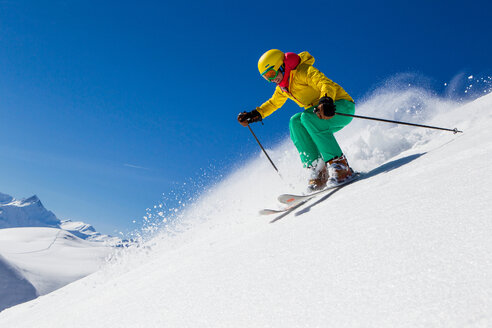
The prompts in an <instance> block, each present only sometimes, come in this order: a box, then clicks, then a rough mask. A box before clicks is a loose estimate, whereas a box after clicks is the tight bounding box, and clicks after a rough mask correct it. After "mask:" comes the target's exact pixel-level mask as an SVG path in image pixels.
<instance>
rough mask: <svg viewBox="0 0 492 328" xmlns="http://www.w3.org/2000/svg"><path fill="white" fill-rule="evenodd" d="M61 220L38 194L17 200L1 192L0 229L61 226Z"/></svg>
mask: <svg viewBox="0 0 492 328" xmlns="http://www.w3.org/2000/svg"><path fill="white" fill-rule="evenodd" d="M59 225H60V220H58V218H57V217H56V216H55V214H53V212H51V211H48V210H47V209H46V208H45V207H44V206H43V204H42V203H41V200H40V199H39V198H38V197H37V196H36V195H34V196H32V197H29V198H26V199H21V200H17V199H14V198H13V197H12V196H10V195H7V194H2V193H0V229H5V228H14V227H59Z"/></svg>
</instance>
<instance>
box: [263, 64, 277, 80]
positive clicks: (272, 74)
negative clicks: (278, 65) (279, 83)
mask: <svg viewBox="0 0 492 328" xmlns="http://www.w3.org/2000/svg"><path fill="white" fill-rule="evenodd" d="M279 71H280V70H277V71H276V70H275V69H274V68H273V67H270V68H269V69H267V70H266V71H265V72H264V73H263V74H261V76H263V77H264V78H265V79H266V80H267V81H270V82H272V81H273V80H275V78H276V77H277V75H278V72H279Z"/></svg>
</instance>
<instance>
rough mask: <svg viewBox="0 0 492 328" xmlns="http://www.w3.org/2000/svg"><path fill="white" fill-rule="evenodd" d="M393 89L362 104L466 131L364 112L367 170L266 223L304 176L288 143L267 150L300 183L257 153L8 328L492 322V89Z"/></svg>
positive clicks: (358, 127) (355, 139) (357, 162)
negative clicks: (151, 234) (269, 210)
mask: <svg viewBox="0 0 492 328" xmlns="http://www.w3.org/2000/svg"><path fill="white" fill-rule="evenodd" d="M397 95H399V96H400V98H399V99H400V100H399V101H398V102H397V103H391V104H390V101H389V99H390V98H388V97H389V93H383V94H375V95H374V96H373V97H372V98H370V99H367V100H365V101H364V102H362V103H361V104H360V105H359V106H358V113H360V114H361V115H369V116H370V115H373V116H379V117H385V118H389V119H398V118H400V119H406V120H409V121H413V122H417V123H425V124H433V125H441V126H445V127H450V128H454V127H458V128H459V129H461V130H463V131H464V133H463V134H458V135H453V134H452V133H449V132H439V131H430V130H425V129H418V128H410V127H401V126H396V125H385V124H382V123H368V122H362V121H354V122H353V123H351V125H349V126H348V127H347V128H346V129H344V130H342V132H341V133H340V134H339V139H340V140H341V141H342V148H344V149H345V150H346V155H347V157H348V158H349V161H350V163H351V164H352V166H353V167H354V168H355V169H357V170H361V171H364V172H365V178H364V179H361V180H360V181H357V182H355V183H354V184H352V185H349V186H346V187H345V188H343V189H342V190H340V191H338V192H334V193H332V194H330V196H327V197H325V199H324V200H322V199H315V200H313V201H311V202H310V203H309V204H308V205H307V206H304V207H303V208H301V209H299V210H297V211H295V212H294V213H292V214H290V215H288V216H286V217H284V218H282V219H281V220H279V221H277V222H275V223H274V224H269V223H268V222H269V221H270V220H271V219H273V218H274V217H275V216H268V217H265V216H260V215H258V213H257V212H258V210H259V209H261V208H263V207H274V206H276V201H275V195H277V194H280V193H283V192H286V191H289V192H290V191H299V190H301V189H302V188H303V184H304V182H303V180H302V179H303V174H304V173H303V172H302V171H301V168H299V167H300V164H299V160H298V158H297V155H296V154H295V152H294V151H293V150H292V148H293V146H292V145H290V144H289V142H287V141H286V142H284V143H282V144H281V145H279V146H277V147H275V148H274V149H269V150H268V151H269V153H270V155H271V156H272V158H273V160H274V161H275V162H276V164H277V166H278V167H279V170H280V171H281V172H282V173H283V175H284V179H285V180H286V181H287V182H288V183H291V184H293V185H294V188H293V189H289V187H288V186H287V185H286V183H284V182H282V180H281V179H279V177H278V175H277V174H276V172H275V171H274V170H273V169H272V168H271V166H270V164H269V163H268V162H267V160H266V158H264V156H263V155H260V156H259V157H256V158H253V159H252V160H251V161H250V162H248V163H246V164H245V165H244V166H242V167H240V168H239V169H238V170H237V171H236V172H235V173H233V174H232V175H230V176H229V177H227V178H225V179H224V180H223V181H222V182H221V183H220V184H218V185H217V186H215V187H213V188H211V189H210V190H208V191H207V192H205V193H204V194H203V195H202V196H201V198H200V199H199V200H197V201H196V202H195V203H193V204H191V205H189V206H187V207H186V209H185V211H184V212H182V213H181V214H180V216H179V220H175V221H174V222H175V224H174V225H172V224H168V225H166V226H164V228H163V229H162V231H161V233H160V234H159V235H157V236H156V237H155V238H153V239H151V240H149V241H147V242H145V243H142V244H141V245H139V247H132V248H130V249H128V250H125V251H123V252H122V253H121V254H120V255H119V256H117V257H116V258H115V259H114V260H113V261H112V264H111V265H109V266H107V267H105V268H103V269H102V270H100V271H98V272H96V273H94V274H92V275H90V276H88V277H86V278H84V279H81V280H78V281H76V282H74V283H72V284H69V285H67V286H65V287H63V288H61V289H59V290H56V291H54V292H53V293H51V294H49V295H46V296H42V297H39V298H37V299H35V300H33V301H31V302H28V303H24V304H21V305H18V306H15V307H12V308H9V309H6V310H4V311H3V312H1V313H0V326H1V327H4V326H5V327H19V328H21V327H50V328H56V327H115V326H131V327H464V326H466V327H489V326H492V257H491V256H490V254H492V239H491V238H490V236H491V235H492V221H491V218H492V210H491V208H490V205H489V204H490V200H491V199H492V197H491V196H492V191H491V188H490V183H491V180H492V178H491V175H490V174H489V173H488V170H489V167H490V164H491V163H492V131H491V130H490V126H491V124H492V112H491V111H490V108H491V107H492V94H489V95H487V96H484V97H482V98H479V99H477V100H475V101H474V102H471V103H469V104H466V105H464V106H459V104H455V103H452V102H449V101H446V100H442V99H438V98H436V97H433V96H429V95H427V94H422V93H419V92H413V93H409V94H405V93H400V94H397ZM416 100H417V101H418V103H419V106H417V107H415V108H413V109H411V110H408V111H406V110H403V109H404V108H405V107H406V106H404V104H406V103H407V102H410V103H413V104H415V102H416ZM395 108H396V109H401V110H398V111H396V110H395ZM408 108H410V107H408ZM156 211H162V210H161V209H160V207H159V209H156ZM46 242H47V241H46ZM26 247H27V246H26ZM26 250H27V248H26Z"/></svg>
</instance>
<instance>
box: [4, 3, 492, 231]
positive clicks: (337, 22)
mask: <svg viewBox="0 0 492 328" xmlns="http://www.w3.org/2000/svg"><path fill="white" fill-rule="evenodd" d="M491 12H492V4H491V3H490V1H485V0H484V1H474V0H471V1H466V2H465V1H432V0H431V1H429V0H427V1H395V2H388V1H306V2H302V1H282V2H279V1H272V2H269V1H239V2H237V1H185V2H181V1H172V2H169V1H86V0H84V1H15V0H6V1H0V192H3V193H7V194H11V195H13V196H15V197H18V198H20V197H28V196H30V195H32V194H37V195H38V196H39V197H40V198H41V200H42V201H43V202H44V204H45V206H46V207H47V208H48V209H50V210H52V211H53V212H54V213H55V214H56V215H57V216H58V217H60V218H72V219H76V220H84V221H86V222H88V223H92V224H93V225H95V226H96V228H97V229H98V230H99V231H102V232H106V233H114V232H115V231H126V230H128V229H132V227H133V226H134V224H133V223H132V221H133V220H137V221H141V218H142V216H144V215H145V212H146V208H149V207H152V206H154V205H155V204H158V203H159V202H160V201H161V200H162V195H163V194H166V195H167V194H169V193H170V192H171V191H172V190H182V189H183V187H182V186H183V183H185V182H186V183H187V186H190V185H192V183H190V181H198V182H199V183H207V179H208V176H216V175H218V174H221V173H227V172H228V171H229V170H230V169H231V168H232V167H235V166H237V165H238V164H240V163H241V162H242V161H244V160H245V159H247V158H248V156H249V154H251V153H256V152H257V151H258V149H257V145H256V144H255V143H254V140H252V139H251V136H250V134H249V131H248V130H247V129H245V128H243V127H241V126H240V125H239V124H238V123H237V122H236V116H237V113H238V112H240V111H243V110H248V111H249V110H252V109H254V108H255V107H256V106H259V105H260V104H261V103H262V102H263V101H265V100H267V99H268V97H270V95H271V93H272V92H273V89H274V86H273V85H269V84H268V83H267V82H266V81H265V80H263V79H262V78H261V77H260V76H259V74H258V71H257V66H256V65H257V61H258V58H259V57H260V56H261V54H262V53H263V52H265V51H266V50H268V49H271V48H278V49H281V50H283V51H292V52H301V51H304V50H308V51H309V52H310V53H311V54H312V55H313V56H314V57H315V58H316V64H315V66H316V67H317V68H319V69H320V70H321V71H323V72H324V73H325V74H326V75H327V76H328V77H329V78H331V79H333V80H334V81H336V82H338V83H339V84H341V85H342V86H343V87H344V89H345V90H347V91H348V92H349V93H350V94H351V95H352V96H353V97H354V98H355V100H356V101H357V99H360V98H361V97H363V96H364V95H365V94H366V93H367V92H368V91H369V90H371V88H374V87H375V86H376V85H377V84H378V83H380V82H381V81H384V80H385V79H386V78H389V77H391V76H393V75H394V74H397V73H402V72H417V73H419V74H422V75H424V76H428V77H430V78H431V79H432V80H433V81H436V82H437V84H439V85H440V84H442V83H443V82H446V81H449V80H451V79H452V78H453V77H454V76H456V75H457V74H459V73H465V74H482V73H484V72H490V69H491V68H492V67H491V60H490V58H491V53H492V51H491V50H492V42H491V40H492V27H491V24H492V23H491V21H490V18H491ZM298 110H300V109H299V108H298V107H297V106H296V105H295V104H294V103H292V102H291V103H288V104H287V105H286V106H285V108H284V109H282V110H281V111H279V112H277V113H275V114H274V116H271V117H270V118H269V119H268V120H266V121H265V125H264V126H258V127H257V128H256V130H258V134H259V135H261V138H262V141H264V142H265V144H266V145H272V144H274V143H275V142H277V141H279V140H280V139H282V138H284V137H285V136H286V135H287V133H288V126H287V124H288V119H289V117H290V116H291V115H293V114H294V113H295V112H296V111H298ZM204 172H206V173H207V174H208V175H207V176H206V177H203V174H204ZM185 188H186V187H185Z"/></svg>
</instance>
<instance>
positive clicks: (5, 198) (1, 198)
mask: <svg viewBox="0 0 492 328" xmlns="http://www.w3.org/2000/svg"><path fill="white" fill-rule="evenodd" d="M13 200H14V198H13V197H12V196H10V195H6V194H2V193H1V192H0V205H1V204H8V203H10V202H11V201H13Z"/></svg>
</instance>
